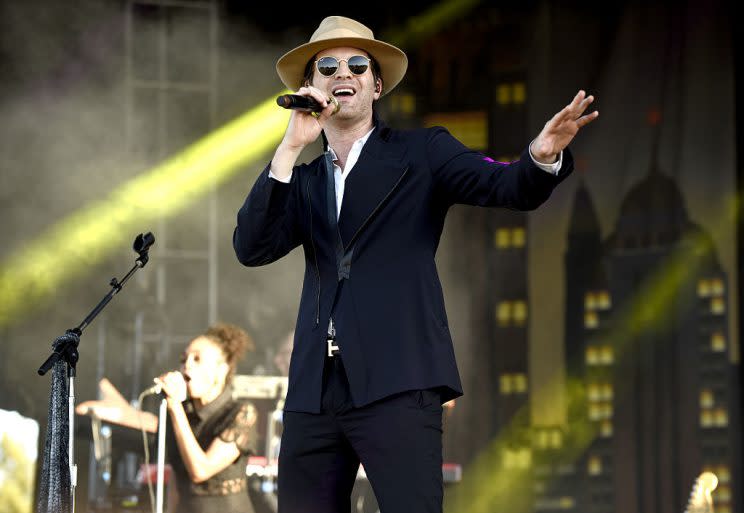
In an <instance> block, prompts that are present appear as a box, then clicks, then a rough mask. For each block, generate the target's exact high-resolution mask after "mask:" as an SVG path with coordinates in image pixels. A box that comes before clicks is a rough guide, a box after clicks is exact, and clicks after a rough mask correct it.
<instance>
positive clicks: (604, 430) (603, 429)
mask: <svg viewBox="0 0 744 513" xmlns="http://www.w3.org/2000/svg"><path fill="white" fill-rule="evenodd" d="M599 434H600V435H601V436H603V437H604V438H609V437H611V436H612V421H610V420H603V421H602V424H600V426H599Z"/></svg>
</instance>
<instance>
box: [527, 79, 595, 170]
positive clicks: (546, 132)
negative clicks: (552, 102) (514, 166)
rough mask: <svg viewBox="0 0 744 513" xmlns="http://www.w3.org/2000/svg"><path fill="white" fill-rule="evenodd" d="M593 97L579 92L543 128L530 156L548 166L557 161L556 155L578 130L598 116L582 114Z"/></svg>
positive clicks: (533, 144)
mask: <svg viewBox="0 0 744 513" xmlns="http://www.w3.org/2000/svg"><path fill="white" fill-rule="evenodd" d="M593 101H594V96H586V93H585V92H584V91H583V90H582V91H579V92H578V93H577V94H576V96H574V99H573V101H572V102H571V103H569V104H568V105H566V106H565V107H564V108H563V109H562V110H561V111H560V112H558V113H557V114H556V115H555V116H553V117H552V118H551V119H550V120H549V121H548V122H547V123H545V127H543V129H542V131H541V132H540V134H539V135H538V136H537V138H535V140H534V141H533V142H532V145H531V148H530V149H531V151H532V156H533V157H535V159H536V160H537V161H538V162H543V163H546V164H550V163H553V162H555V161H556V160H557V159H558V154H559V153H560V152H561V151H563V150H564V149H565V148H566V146H568V144H569V143H570V142H571V141H572V140H573V138H574V137H575V136H576V134H577V133H578V132H579V129H580V128H583V127H584V126H586V125H588V124H589V123H591V122H592V121H594V120H595V119H597V116H599V111H596V110H595V111H594V112H591V113H589V114H584V111H585V110H586V108H587V107H588V106H589V104H590V103H592V102H593Z"/></svg>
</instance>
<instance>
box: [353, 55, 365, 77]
mask: <svg viewBox="0 0 744 513" xmlns="http://www.w3.org/2000/svg"><path fill="white" fill-rule="evenodd" d="M368 67H369V60H367V58H366V57H362V56H361V55H355V56H354V57H352V58H351V59H349V71H351V72H352V73H354V74H355V75H363V74H364V72H365V71H367V68H368Z"/></svg>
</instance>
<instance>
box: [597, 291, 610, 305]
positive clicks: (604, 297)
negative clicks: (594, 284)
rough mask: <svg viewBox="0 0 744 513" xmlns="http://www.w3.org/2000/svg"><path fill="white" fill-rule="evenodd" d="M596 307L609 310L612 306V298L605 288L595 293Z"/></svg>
mask: <svg viewBox="0 0 744 513" xmlns="http://www.w3.org/2000/svg"><path fill="white" fill-rule="evenodd" d="M597 307H598V308H599V309H600V310H609V309H610V307H612V300H611V299H610V293H609V292H607V291H606V290H603V291H600V292H599V293H597Z"/></svg>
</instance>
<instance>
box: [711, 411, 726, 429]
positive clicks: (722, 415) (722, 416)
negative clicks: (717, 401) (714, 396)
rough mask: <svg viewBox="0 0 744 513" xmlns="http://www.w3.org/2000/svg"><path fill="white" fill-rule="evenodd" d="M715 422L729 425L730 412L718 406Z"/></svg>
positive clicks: (717, 424)
mask: <svg viewBox="0 0 744 513" xmlns="http://www.w3.org/2000/svg"><path fill="white" fill-rule="evenodd" d="M713 423H714V424H715V425H716V426H718V427H726V426H728V412H727V411H726V409H725V408H718V409H717V410H716V412H715V417H714V421H713Z"/></svg>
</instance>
